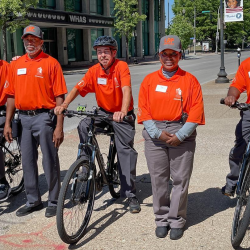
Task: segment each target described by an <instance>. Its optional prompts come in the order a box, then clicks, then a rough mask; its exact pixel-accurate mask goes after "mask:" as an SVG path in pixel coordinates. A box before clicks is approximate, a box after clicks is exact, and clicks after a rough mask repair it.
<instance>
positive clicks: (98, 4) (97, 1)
mask: <svg viewBox="0 0 250 250" xmlns="http://www.w3.org/2000/svg"><path fill="white" fill-rule="evenodd" d="M90 14H98V15H103V0H91V1H90Z"/></svg>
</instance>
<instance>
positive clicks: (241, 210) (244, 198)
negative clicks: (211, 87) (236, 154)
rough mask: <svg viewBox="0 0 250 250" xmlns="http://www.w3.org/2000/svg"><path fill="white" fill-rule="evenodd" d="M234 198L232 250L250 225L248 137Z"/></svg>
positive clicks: (243, 106) (245, 106)
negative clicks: (235, 200) (235, 199)
mask: <svg viewBox="0 0 250 250" xmlns="http://www.w3.org/2000/svg"><path fill="white" fill-rule="evenodd" d="M220 103H221V104H225V103H224V99H221V101H220ZM231 107H233V108H237V109H239V110H242V111H246V110H250V105H249V104H246V103H239V102H235V104H234V105H232V106H231ZM236 198H237V204H236V207H235V212H234V218H233V223H232V230H231V244H232V246H233V247H234V248H237V247H239V246H240V244H241V242H242V240H243V238H244V236H245V234H246V230H247V228H248V226H249V223H250V137H249V138H248V143H247V147H246V151H245V153H244V155H243V158H242V163H241V166H240V173H239V178H238V181H237V185H236Z"/></svg>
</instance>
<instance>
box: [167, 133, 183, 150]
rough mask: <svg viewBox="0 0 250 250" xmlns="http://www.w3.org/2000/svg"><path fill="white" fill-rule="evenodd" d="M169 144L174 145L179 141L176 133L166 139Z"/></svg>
mask: <svg viewBox="0 0 250 250" xmlns="http://www.w3.org/2000/svg"><path fill="white" fill-rule="evenodd" d="M166 142H167V143H168V144H169V145H171V146H173V147H176V146H178V145H179V144H180V143H181V141H180V140H179V139H178V137H177V136H176V135H173V136H172V137H171V138H170V139H169V140H167V141H166Z"/></svg>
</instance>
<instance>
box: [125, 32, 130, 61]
mask: <svg viewBox="0 0 250 250" xmlns="http://www.w3.org/2000/svg"><path fill="white" fill-rule="evenodd" d="M128 60H129V55H128V37H127V36H126V62H128Z"/></svg>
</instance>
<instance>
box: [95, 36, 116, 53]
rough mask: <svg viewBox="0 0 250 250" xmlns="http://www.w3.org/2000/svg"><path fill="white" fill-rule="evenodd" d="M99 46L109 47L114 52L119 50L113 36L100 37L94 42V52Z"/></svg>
mask: <svg viewBox="0 0 250 250" xmlns="http://www.w3.org/2000/svg"><path fill="white" fill-rule="evenodd" d="M99 46H108V47H110V48H111V49H114V50H117V48H118V45H117V41H116V40H115V39H114V38H113V37H111V36H99V37H98V38H97V39H96V40H95V42H94V45H93V48H94V50H96V49H97V47H99Z"/></svg>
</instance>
